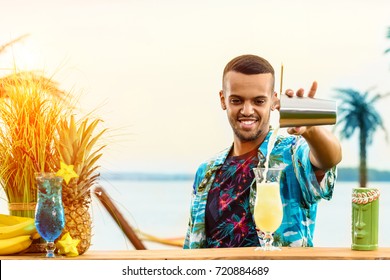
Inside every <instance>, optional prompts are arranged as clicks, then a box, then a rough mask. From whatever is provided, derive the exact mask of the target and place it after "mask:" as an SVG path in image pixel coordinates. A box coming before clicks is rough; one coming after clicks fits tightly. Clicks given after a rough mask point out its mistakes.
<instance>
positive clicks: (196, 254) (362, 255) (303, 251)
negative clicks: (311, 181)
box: [0, 247, 390, 260]
mask: <svg viewBox="0 0 390 280" xmlns="http://www.w3.org/2000/svg"><path fill="white" fill-rule="evenodd" d="M0 259H1V260H39V259H45V257H44V255H43V254H17V255H12V256H0ZM57 260H390V248H379V249H377V250H374V251H355V250H351V249H350V248H324V247H315V248H291V247H283V248H282V250H281V251H272V252H263V251H255V250H254V248H226V249H225V248H223V249H194V250H183V249H177V250H128V251H87V252H86V253H85V254H83V255H81V256H78V257H73V258H66V257H59V258H57Z"/></svg>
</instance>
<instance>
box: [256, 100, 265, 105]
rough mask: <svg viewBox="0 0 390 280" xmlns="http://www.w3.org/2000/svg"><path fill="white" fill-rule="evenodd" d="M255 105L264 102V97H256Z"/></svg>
mask: <svg viewBox="0 0 390 280" xmlns="http://www.w3.org/2000/svg"><path fill="white" fill-rule="evenodd" d="M255 103H256V105H263V104H264V103H265V100H264V99H256V101H255Z"/></svg>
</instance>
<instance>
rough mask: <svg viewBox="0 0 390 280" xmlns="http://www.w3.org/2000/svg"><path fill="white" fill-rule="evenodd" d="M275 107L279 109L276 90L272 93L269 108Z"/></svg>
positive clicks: (273, 108)
mask: <svg viewBox="0 0 390 280" xmlns="http://www.w3.org/2000/svg"><path fill="white" fill-rule="evenodd" d="M275 109H277V110H279V109H280V100H279V98H278V95H277V93H276V91H274V93H273V94H272V106H271V110H272V111H274V110H275Z"/></svg>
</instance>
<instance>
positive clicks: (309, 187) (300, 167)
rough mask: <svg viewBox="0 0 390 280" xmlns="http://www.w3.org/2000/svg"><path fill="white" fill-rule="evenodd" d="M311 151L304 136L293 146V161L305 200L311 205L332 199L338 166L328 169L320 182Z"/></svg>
mask: <svg viewBox="0 0 390 280" xmlns="http://www.w3.org/2000/svg"><path fill="white" fill-rule="evenodd" d="M309 151H310V149H309V145H308V144H307V142H306V141H305V139H304V138H303V137H300V139H298V141H297V142H296V145H295V146H294V147H293V153H292V161H293V167H294V173H295V175H296V177H297V180H298V182H299V185H300V186H301V190H302V194H303V198H304V201H305V203H306V204H307V205H309V206H310V205H312V204H314V203H317V202H318V201H319V200H320V199H326V200H330V199H331V198H332V195H333V189H334V183H335V180H336V173H337V168H336V166H334V167H333V168H331V169H330V170H328V171H327V172H326V173H325V175H324V177H323V179H322V180H321V182H318V180H317V177H316V175H315V173H314V169H313V165H312V164H311V162H310V157H309Z"/></svg>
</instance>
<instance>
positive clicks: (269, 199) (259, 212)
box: [253, 168, 283, 251]
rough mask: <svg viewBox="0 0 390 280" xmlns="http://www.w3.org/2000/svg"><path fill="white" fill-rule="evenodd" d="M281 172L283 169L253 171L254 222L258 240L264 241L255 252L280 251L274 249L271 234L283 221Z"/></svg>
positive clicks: (256, 169)
mask: <svg viewBox="0 0 390 280" xmlns="http://www.w3.org/2000/svg"><path fill="white" fill-rule="evenodd" d="M282 170H283V168H267V169H266V168H254V169H253V171H254V173H255V178H256V200H255V209H254V220H255V224H256V227H257V229H258V230H259V239H260V241H264V246H263V247H259V248H256V250H263V251H273V250H280V248H278V247H274V246H273V245H272V243H273V233H274V232H275V231H276V230H277V229H278V228H279V226H280V225H281V223H282V220H283V205H282V199H281V197H280V183H279V182H280V175H281V172H282ZM260 234H261V235H260ZM261 243H262V242H260V244H261Z"/></svg>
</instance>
